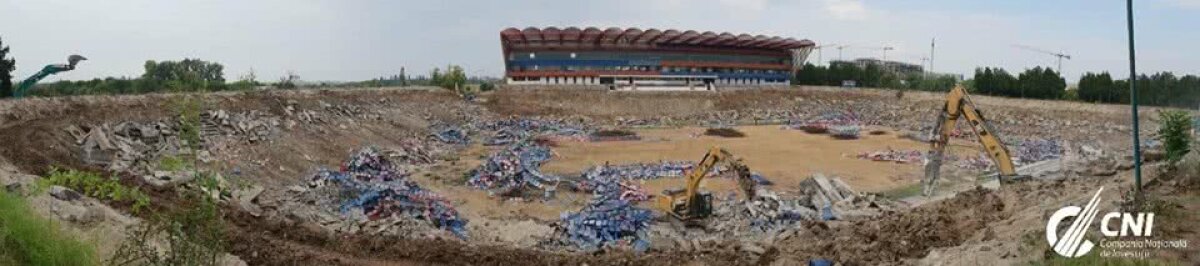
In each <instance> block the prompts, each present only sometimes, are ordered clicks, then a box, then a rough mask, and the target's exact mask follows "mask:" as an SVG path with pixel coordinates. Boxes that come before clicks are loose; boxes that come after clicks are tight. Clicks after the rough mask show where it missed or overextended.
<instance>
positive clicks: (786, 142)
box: [543, 125, 978, 192]
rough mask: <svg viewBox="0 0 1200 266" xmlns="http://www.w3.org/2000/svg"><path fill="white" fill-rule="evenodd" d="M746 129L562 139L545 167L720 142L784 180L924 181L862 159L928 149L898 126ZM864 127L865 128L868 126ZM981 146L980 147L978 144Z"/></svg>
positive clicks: (692, 152)
mask: <svg viewBox="0 0 1200 266" xmlns="http://www.w3.org/2000/svg"><path fill="white" fill-rule="evenodd" d="M736 128H737V130H738V131H741V132H743V133H745V134H746V137H741V138H725V137H714V136H704V135H701V134H700V133H702V132H704V129H705V128H701V127H684V128H673V129H642V130H636V131H637V133H638V135H640V136H641V137H642V138H643V139H642V140H640V141H612V142H562V143H560V144H559V146H558V147H556V148H555V150H554V151H555V154H556V155H557V156H556V157H555V158H554V159H553V160H551V161H550V162H548V163H547V164H546V165H545V167H544V168H543V169H545V170H547V171H550V172H554V173H578V172H579V171H581V170H583V169H586V168H588V167H591V166H595V165H601V164H604V163H605V162H609V163H612V164H628V163H643V162H656V161H683V160H686V161H693V162H694V161H699V160H700V159H701V158H702V157H703V156H704V154H705V153H707V152H708V150H709V149H710V148H712V147H721V148H723V149H726V150H728V151H729V152H731V153H733V154H734V155H735V156H739V157H741V158H742V159H743V160H744V161H745V163H746V165H747V166H749V167H750V169H751V170H752V171H755V172H758V173H760V174H762V175H763V176H766V177H767V178H768V179H770V180H771V181H772V182H778V183H779V184H783V185H791V184H798V183H799V182H800V180H803V179H805V178H808V177H810V176H812V174H814V173H822V174H825V175H832V176H837V177H840V178H842V179H843V180H844V181H846V182H847V183H849V184H850V185H851V186H853V187H854V188H856V189H858V190H860V191H865V192H879V191H886V190H891V189H896V188H898V187H902V186H905V185H911V184H915V183H917V182H919V181H920V173H921V171H922V170H921V169H922V168H921V165H920V164H919V163H916V164H901V163H895V162H886V161H870V160H864V159H859V158H858V157H857V156H858V154H859V153H861V152H873V151H882V150H888V149H894V150H925V149H928V148H929V147H928V144H925V143H921V142H918V141H915V140H911V139H907V138H901V137H899V136H897V134H896V132H895V131H892V130H889V129H884V128H877V129H879V130H883V131H884V132H885V133H884V134H882V135H869V134H864V135H863V136H861V137H860V138H859V139H851V140H843V139H836V138H833V137H830V136H829V135H827V134H810V133H805V132H803V131H799V130H791V129H784V128H781V127H780V126H778V125H762V126H742V127H736ZM864 131H866V130H864ZM975 150H978V149H975ZM972 151H974V150H971V149H969V147H960V146H954V147H953V148H952V149H951V153H956V154H957V153H961V154H970V152H972ZM708 182H709V183H708V187H709V188H710V189H713V190H717V191H725V190H729V191H732V190H733V189H734V188H736V184H735V182H733V181H732V180H730V179H716V180H711V181H708ZM646 183H647V188H649V189H648V190H649V191H661V189H662V188H664V187H665V186H671V185H673V186H678V185H679V184H680V181H679V179H674V180H672V179H666V180H652V181H648V182H646Z"/></svg>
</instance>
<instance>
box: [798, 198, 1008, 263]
mask: <svg viewBox="0 0 1200 266" xmlns="http://www.w3.org/2000/svg"><path fill="white" fill-rule="evenodd" d="M1007 215H1008V214H1006V212H1005V203H1004V202H1003V201H1002V200H1001V198H1000V197H998V196H997V195H996V194H995V192H993V191H990V190H986V189H983V188H977V189H975V190H971V191H967V192H964V193H962V194H959V195H958V196H956V197H954V198H952V199H948V200H945V201H942V202H938V203H934V204H931V205H926V206H922V207H918V208H915V209H911V210H904V211H901V212H898V213H892V214H889V215H884V216H882V217H880V218H879V219H874V220H864V221H856V222H848V223H836V222H835V223H820V222H810V223H807V224H805V226H804V227H805V228H810V230H811V231H810V232H811V233H812V235H811V236H810V237H801V238H796V239H792V240H791V241H790V242H786V243H784V244H782V245H780V248H781V249H783V250H784V252H782V254H794V255H798V257H801V258H806V257H807V258H826V259H831V260H834V261H838V262H842V263H854V264H866V265H881V264H900V263H902V262H904V260H905V259H915V258H920V257H922V256H924V255H925V254H928V253H929V251H930V250H931V249H933V248H937V247H948V246H954V245H958V244H961V243H962V242H963V241H965V240H966V239H967V238H969V237H970V236H971V235H973V234H975V233H976V232H978V231H980V230H982V229H984V228H985V227H986V226H987V224H988V223H989V222H992V221H996V220H1000V219H1004V218H1005V217H1007Z"/></svg>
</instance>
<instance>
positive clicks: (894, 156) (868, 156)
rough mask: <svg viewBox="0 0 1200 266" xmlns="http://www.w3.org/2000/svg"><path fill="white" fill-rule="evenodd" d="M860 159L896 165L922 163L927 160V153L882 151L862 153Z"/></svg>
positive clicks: (859, 155)
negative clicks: (894, 163)
mask: <svg viewBox="0 0 1200 266" xmlns="http://www.w3.org/2000/svg"><path fill="white" fill-rule="evenodd" d="M858 158H859V159H865V160H872V161H889V162H896V163H904V164H908V163H920V162H921V161H923V160H924V159H925V152H922V151H918V150H893V149H890V148H889V149H887V150H882V151H873V152H862V153H859V154H858Z"/></svg>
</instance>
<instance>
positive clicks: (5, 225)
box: [0, 189, 96, 265]
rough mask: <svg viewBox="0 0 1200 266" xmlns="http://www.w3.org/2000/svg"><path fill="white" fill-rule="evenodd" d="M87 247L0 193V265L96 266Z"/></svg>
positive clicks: (18, 200)
mask: <svg viewBox="0 0 1200 266" xmlns="http://www.w3.org/2000/svg"><path fill="white" fill-rule="evenodd" d="M95 254H96V251H95V250H94V249H93V248H92V246H90V245H86V244H84V243H83V242H80V241H78V240H75V239H73V238H71V237H70V236H68V235H66V234H65V233H64V232H62V231H61V230H60V229H59V228H58V226H57V224H55V223H54V222H53V221H51V220H49V219H46V218H43V217H41V216H39V215H38V214H37V213H34V212H33V210H32V209H30V207H29V205H28V203H26V202H25V200H24V199H22V198H20V197H17V196H16V195H11V194H8V192H6V191H5V190H3V189H0V264H6V265H7V264H13V265H96V257H95Z"/></svg>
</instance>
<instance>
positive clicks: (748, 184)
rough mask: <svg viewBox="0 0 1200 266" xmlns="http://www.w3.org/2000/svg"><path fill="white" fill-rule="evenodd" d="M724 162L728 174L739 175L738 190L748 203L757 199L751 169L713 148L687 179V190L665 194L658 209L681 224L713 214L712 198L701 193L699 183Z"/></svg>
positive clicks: (722, 151)
mask: <svg viewBox="0 0 1200 266" xmlns="http://www.w3.org/2000/svg"><path fill="white" fill-rule="evenodd" d="M721 162H725V163H726V164H728V165H729V170H731V171H733V172H734V174H735V175H737V176H736V177H737V182H738V186H739V187H740V188H741V189H742V193H743V194H744V195H745V196H746V198H747V199H751V198H754V193H755V192H754V190H755V186H756V185H757V184H756V183H755V181H754V180H753V179H752V178H751V177H750V168H749V167H746V165H745V164H742V159H741V158H737V157H735V156H733V155H732V154H730V153H729V151H726V150H725V149H722V148H719V147H712V149H709V150H708V153H707V154H704V159H701V160H700V162H699V163H697V164H696V168H693V169H692V171H691V172H689V173H688V175H687V186H686V187H684V188H672V189H666V190H663V192H662V195H659V197H658V205H659V208H660V209H662V210H663V211H665V212H667V213H670V214H671V216H675V218H678V219H679V220H682V221H691V220H696V219H700V218H704V217H708V216H709V215H711V214H712V194H711V193H709V192H707V191H701V190H700V182H701V181H704V178H705V176H707V175H708V172H709V171H712V169H713V167H716V166H717V164H718V163H721Z"/></svg>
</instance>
